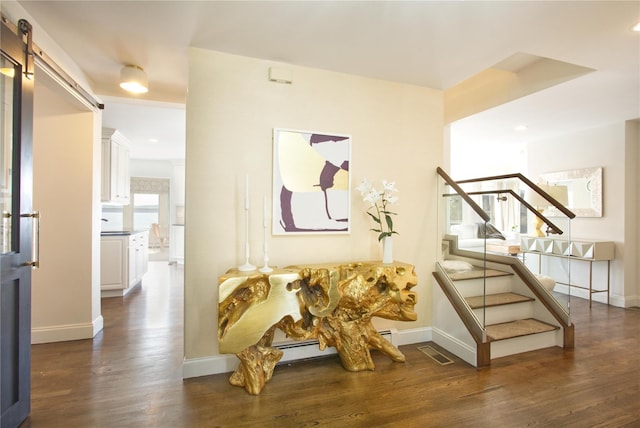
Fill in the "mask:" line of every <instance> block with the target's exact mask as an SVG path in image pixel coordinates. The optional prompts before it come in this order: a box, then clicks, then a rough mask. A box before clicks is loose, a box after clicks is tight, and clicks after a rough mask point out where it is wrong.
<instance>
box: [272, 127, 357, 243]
mask: <svg viewBox="0 0 640 428" xmlns="http://www.w3.org/2000/svg"><path fill="white" fill-rule="evenodd" d="M350 158H351V136H349V135H341V134H333V133H319V132H309V131H297V130H291V129H281V128H275V129H274V130H273V164H274V165H273V201H272V206H273V216H272V219H273V220H272V233H273V234H274V235H290V234H321V233H349V230H350V207H351V191H350V189H351V176H350V174H349V163H350V161H351V159H350Z"/></svg>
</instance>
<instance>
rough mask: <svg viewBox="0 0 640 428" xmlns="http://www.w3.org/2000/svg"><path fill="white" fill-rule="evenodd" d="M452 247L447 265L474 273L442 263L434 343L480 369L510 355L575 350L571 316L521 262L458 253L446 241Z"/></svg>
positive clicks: (452, 243) (453, 243)
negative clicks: (452, 262)
mask: <svg viewBox="0 0 640 428" xmlns="http://www.w3.org/2000/svg"><path fill="white" fill-rule="evenodd" d="M447 247H450V248H449V249H448V250H447V251H445V255H446V257H445V259H451V260H459V261H466V262H468V263H470V264H471V265H473V269H472V270H466V271H462V272H459V271H457V272H447V271H446V270H445V269H444V268H443V267H442V266H441V264H440V263H438V271H437V272H434V277H435V278H436V281H437V283H438V284H439V285H440V287H439V288H438V285H435V286H434V287H436V288H437V289H435V290H434V301H433V303H434V323H433V324H434V327H433V328H434V334H433V338H434V342H436V343H437V344H439V345H440V346H442V347H444V348H445V349H447V350H449V351H450V352H452V353H453V354H456V355H458V356H459V357H460V358H462V359H464V360H465V361H467V362H469V363H470V364H472V365H475V366H478V367H480V366H487V365H490V364H491V360H492V359H495V358H500V357H504V356H507V355H513V354H518V353H522V352H529V351H533V350H537V349H543V348H548V347H553V346H559V347H565V348H572V347H573V325H571V324H570V322H569V319H568V315H567V314H566V312H564V313H563V311H562V309H561V305H560V304H559V303H557V302H556V301H555V299H554V298H553V296H552V295H551V294H550V293H549V292H548V291H547V290H546V289H545V288H544V287H543V286H542V285H541V284H540V283H539V281H538V280H537V279H536V277H535V275H533V274H532V273H531V272H529V270H528V269H527V268H526V267H525V266H524V265H523V264H522V263H521V262H520V260H518V259H517V258H514V257H509V256H501V255H491V254H487V255H484V254H479V253H476V252H472V251H464V250H458V249H457V246H456V241H455V239H452V240H451V241H445V248H447ZM456 314H457V315H458V317H457V319H456V320H452V319H451V318H452V317H455V316H456ZM447 317H448V318H447Z"/></svg>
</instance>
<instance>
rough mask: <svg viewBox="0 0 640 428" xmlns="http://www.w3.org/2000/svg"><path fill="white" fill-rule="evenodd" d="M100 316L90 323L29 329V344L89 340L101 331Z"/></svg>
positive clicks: (101, 320)
mask: <svg viewBox="0 0 640 428" xmlns="http://www.w3.org/2000/svg"><path fill="white" fill-rule="evenodd" d="M103 322H104V321H103V319H102V316H100V317H99V319H96V320H94V321H93V322H91V323H86V324H66V325H55V326H49V327H34V328H32V329H31V343H32V344H37V343H51V342H66V341H69V340H80V339H91V338H92V337H93V336H95V333H97V332H98V331H100V330H102V324H103Z"/></svg>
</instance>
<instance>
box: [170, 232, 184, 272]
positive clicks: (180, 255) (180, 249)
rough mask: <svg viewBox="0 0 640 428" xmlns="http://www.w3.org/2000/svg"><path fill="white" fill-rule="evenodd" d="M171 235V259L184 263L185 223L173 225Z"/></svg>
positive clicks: (173, 261) (174, 261)
mask: <svg viewBox="0 0 640 428" xmlns="http://www.w3.org/2000/svg"><path fill="white" fill-rule="evenodd" d="M170 234H171V235H170V237H169V261H170V262H172V263H178V264H184V225H183V224H173V225H171V231H170Z"/></svg>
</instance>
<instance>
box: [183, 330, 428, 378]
mask: <svg viewBox="0 0 640 428" xmlns="http://www.w3.org/2000/svg"><path fill="white" fill-rule="evenodd" d="M380 334H381V335H382V337H384V338H385V339H387V340H389V341H390V342H391V343H392V344H393V345H395V346H403V345H411V344H413V343H421V342H429V341H431V327H420V328H413V329H407V330H383V331H381V332H380ZM274 346H275V347H276V348H278V349H280V350H282V352H283V356H282V359H281V360H280V363H285V362H290V361H297V360H302V359H308V358H317V357H323V356H327V355H332V354H335V353H336V350H335V349H334V348H327V349H325V350H324V351H321V350H320V348H319V347H318V341H317V340H307V341H303V342H284V343H276V344H274ZM237 367H238V358H237V357H236V356H235V355H230V354H220V355H212V356H210V357H202V358H192V359H185V360H184V362H183V363H182V377H183V378H184V379H188V378H192V377H199V376H209V375H214V374H220V373H229V372H233V371H234V370H235V369H236V368H237Z"/></svg>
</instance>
